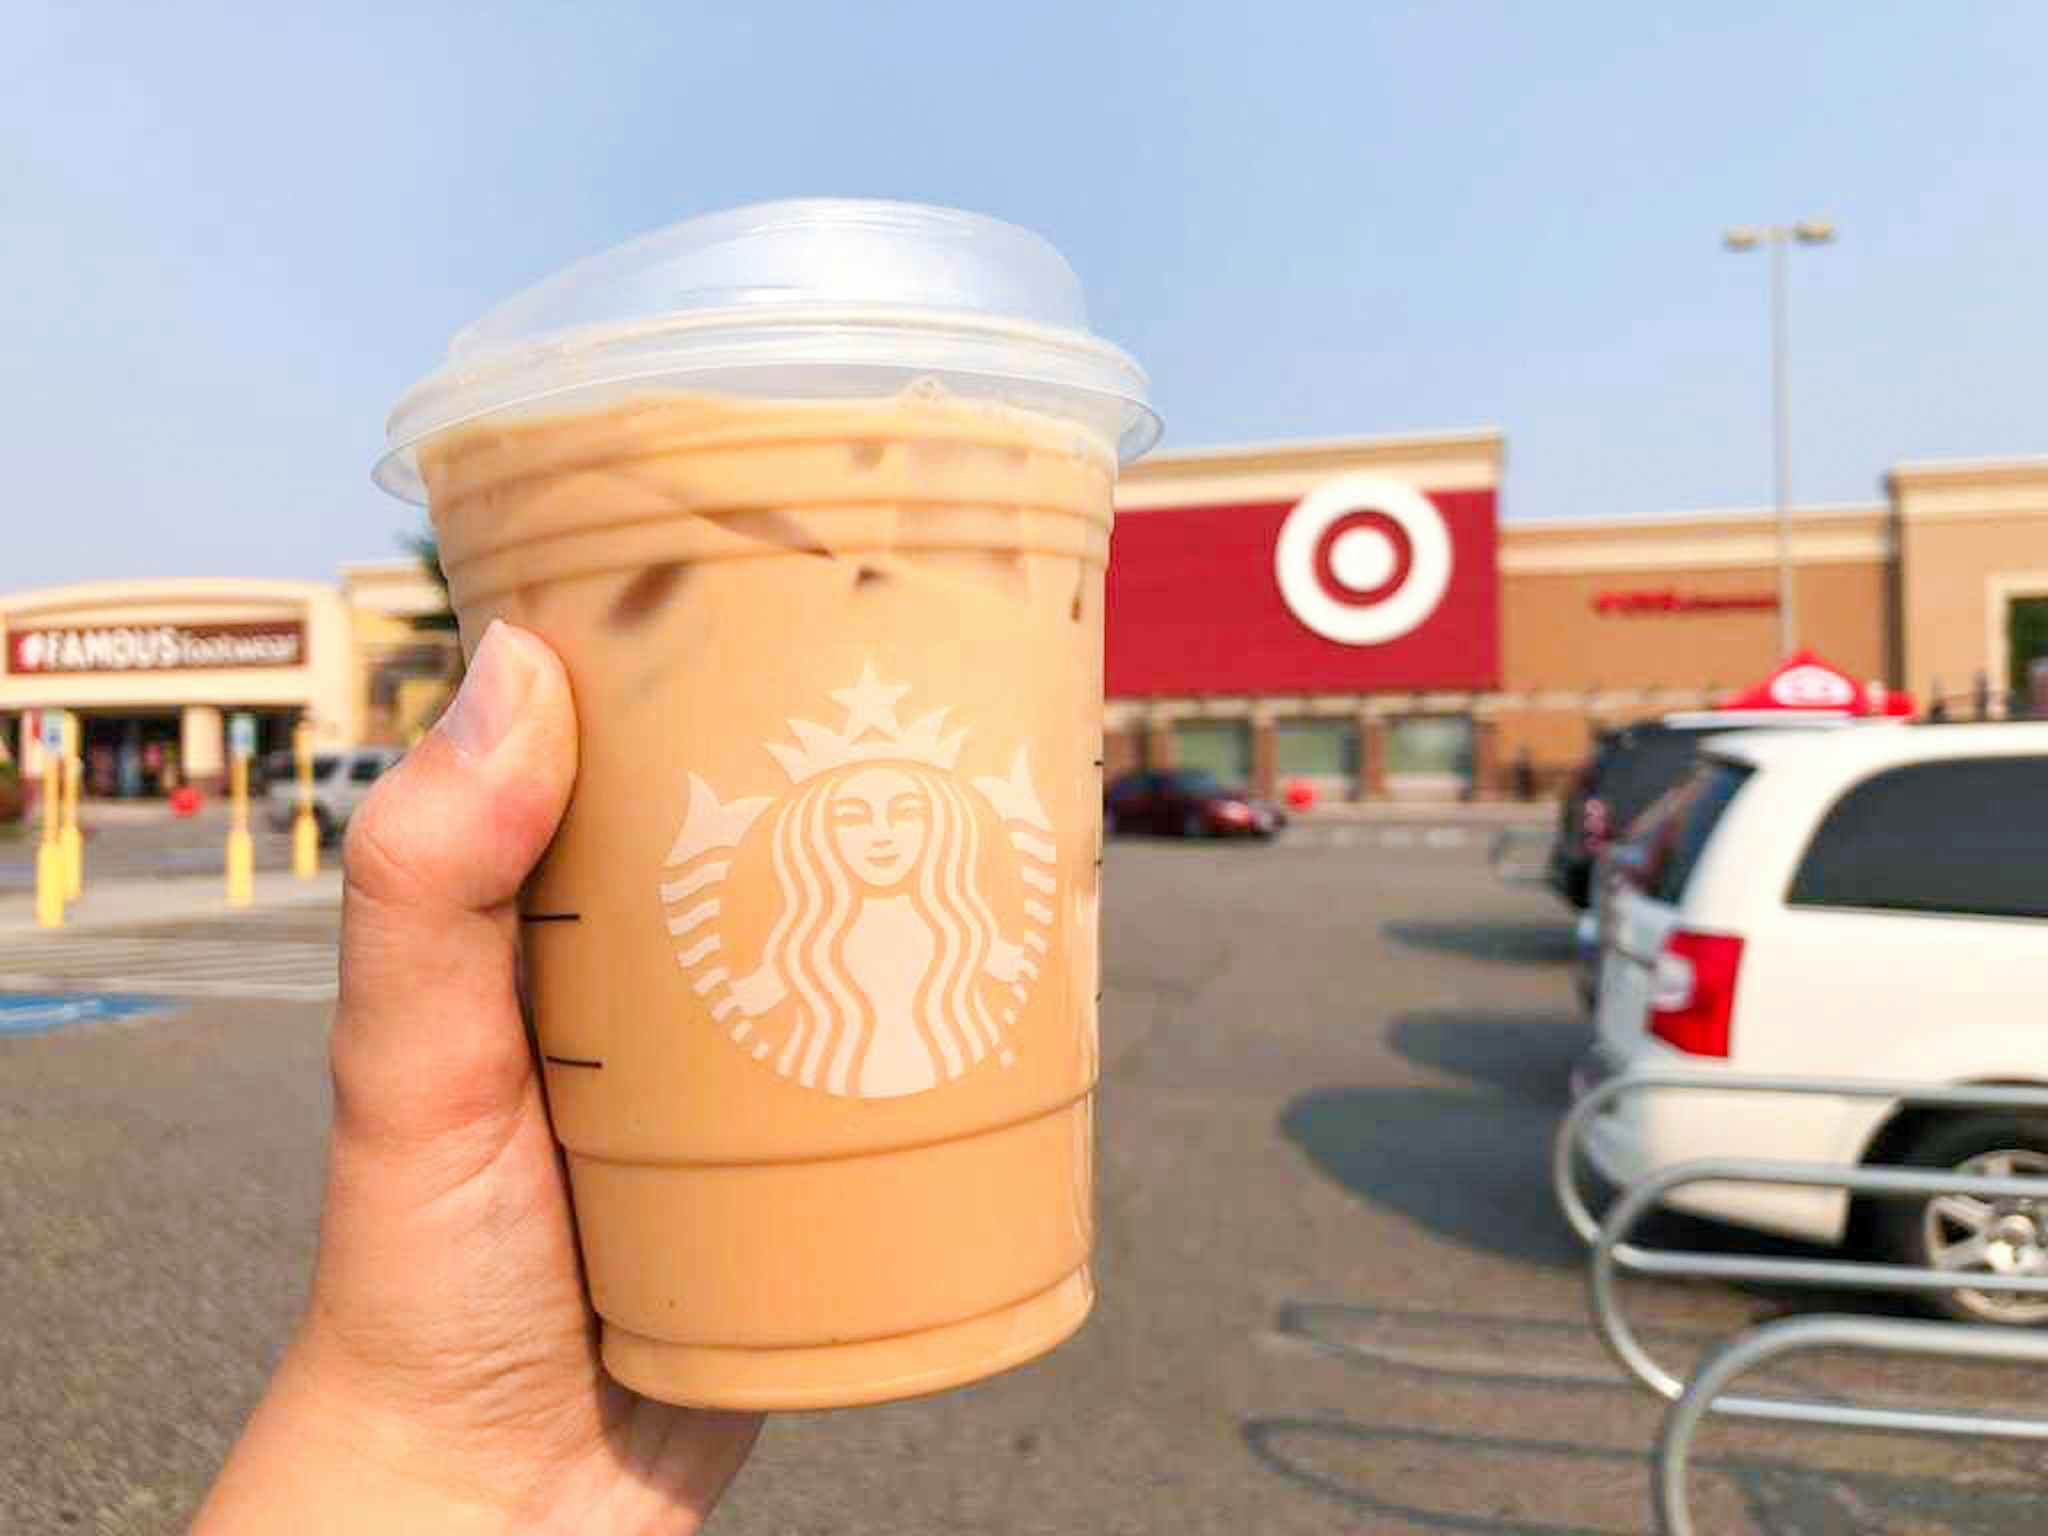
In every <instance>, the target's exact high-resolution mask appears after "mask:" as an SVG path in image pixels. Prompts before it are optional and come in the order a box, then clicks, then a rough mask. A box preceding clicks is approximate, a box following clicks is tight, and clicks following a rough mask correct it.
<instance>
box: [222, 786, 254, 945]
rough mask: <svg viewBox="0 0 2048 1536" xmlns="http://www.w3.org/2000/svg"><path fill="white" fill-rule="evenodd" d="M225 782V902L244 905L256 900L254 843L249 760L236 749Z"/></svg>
mask: <svg viewBox="0 0 2048 1536" xmlns="http://www.w3.org/2000/svg"><path fill="white" fill-rule="evenodd" d="M228 784H229V794H230V804H231V806H232V818H231V820H230V821H229V823H228V905H229V906H231V907H246V906H249V905H250V904H251V903H253V902H254V901H255V900H256V845H255V844H254V843H253V842H251V841H250V838H249V759H248V758H247V757H245V756H243V755H242V754H241V753H239V752H237V753H236V754H235V755H234V756H233V757H232V758H230V759H229V761H228Z"/></svg>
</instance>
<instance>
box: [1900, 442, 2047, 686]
mask: <svg viewBox="0 0 2048 1536" xmlns="http://www.w3.org/2000/svg"><path fill="white" fill-rule="evenodd" d="M1887 483H1888V485H1889V486H1890V489H1891V493H1892V497H1893V499H1894V501H1895V502H1896V504H1897V506H1898V514H1899V536H1900V552H1901V562H1900V603H1901V609H1902V618H1903V628H1904V631H1905V648H1904V649H1905V666H1906V681H1907V686H1909V687H1911V688H1913V689H1914V690H1915V691H1917V692H1918V693H1919V694H1920V695H1921V696H1922V698H1923V699H1925V700H1928V701H1930V702H1931V701H1932V700H1933V698H1934V697H1936V696H1937V695H1938V694H1942V695H1947V696H1948V697H1949V698H1950V699H1951V700H1953V699H1955V698H1957V697H1959V696H1963V695H1967V694H1969V693H1970V692H1971V691H1972V689H1973V688H1974V686H1975V683H1976V678H1977V674H1978V672H1979V671H1980V670H1981V671H1982V672H1983V673H1984V676H1985V681H1986V682H1987V683H1988V685H1989V687H1990V689H1991V692H1992V694H1993V695H1994V697H1996V696H2000V695H2003V694H2004V693H2005V691H2006V690H2007V689H2008V688H2009V687H2013V686H2016V685H2017V684H2018V683H2019V682H2020V681H2021V680H2020V679H2014V678H2010V677H2008V676H2007V672H2008V670H2009V662H2008V655H2007V641H2006V617H2007V615H2006V608H2007V604H2008V603H2009V602H2010V601H2011V600H2012V599H2014V598H2018V597H2048V460H2044V459H2007V460H1996V461H1983V462H1976V463H1954V464H1904V465H1901V466H1899V467H1898V468H1897V469H1895V470H1893V471H1892V472H1891V474H1890V475H1889V476H1888V477H1887Z"/></svg>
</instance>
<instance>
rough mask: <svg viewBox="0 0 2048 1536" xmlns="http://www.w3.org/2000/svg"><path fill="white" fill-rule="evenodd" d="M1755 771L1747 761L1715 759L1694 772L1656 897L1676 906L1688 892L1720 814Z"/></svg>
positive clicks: (1659, 873) (1662, 864)
mask: <svg viewBox="0 0 2048 1536" xmlns="http://www.w3.org/2000/svg"><path fill="white" fill-rule="evenodd" d="M1755 772H1756V770H1755V769H1754V768H1751V767H1750V766H1749V765H1748V764H1747V763H1731V762H1723V761H1719V760H1713V761H1709V762H1707V763H1705V764H1703V765H1702V766H1701V767H1700V769H1699V771H1698V773H1696V774H1695V775H1694V777H1693V779H1692V782H1691V783H1690V784H1688V785H1687V786H1686V790H1685V803H1684V804H1683V805H1682V806H1680V807H1679V808H1678V811H1677V816H1678V821H1677V825H1676V826H1674V827H1673V828H1672V830H1671V836H1670V844H1669V852H1667V853H1666V854H1665V856H1664V858H1663V860H1662V861H1661V862H1660V864H1659V866H1658V869H1657V889H1656V897H1657V899H1658V900H1659V901H1666V902H1670V903H1671V904H1672V905H1673V906H1676V905H1677V904H1678V901H1679V898H1680V897H1682V896H1684V895H1685V888H1686V885H1687V884H1688V883H1689V882H1690V881H1691V880H1692V872H1693V870H1694V869H1695V868H1696V867H1697V866H1698V864H1699V862H1700V855H1701V854H1702V853H1704V852H1706V848H1707V842H1708V840H1709V839H1710V838H1712V837H1713V835H1714V828H1716V827H1718V826H1719V825H1720V824H1721V818H1722V817H1723V816H1725V815H1727V814H1728V807H1729V806H1731V805H1733V804H1734V803H1735V797H1736V796H1737V795H1738V794H1740V793H1741V792H1742V786H1743V785H1745V784H1747V783H1748V782H1749V780H1750V776H1751V775H1752V774H1754V773H1755Z"/></svg>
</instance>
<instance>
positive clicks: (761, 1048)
mask: <svg viewBox="0 0 2048 1536" xmlns="http://www.w3.org/2000/svg"><path fill="white" fill-rule="evenodd" d="M909 692H910V686H909V685H908V684H907V683H885V682H883V681H882V680H881V679H880V678H879V677H878V676H877V675H876V673H875V669H874V666H873V664H872V663H869V664H868V665H866V666H865V667H863V668H862V670H861V675H860V678H859V680H858V681H857V682H855V683H853V684H851V685H850V686H848V687H845V688H840V689H837V690H834V691H832V692H831V693H829V694H828V695H827V696H828V697H829V698H830V699H831V700H832V701H833V702H834V703H835V704H837V705H839V706H840V707H841V708H842V709H843V710H844V712H845V720H844V723H843V724H842V725H841V726H839V727H838V728H837V729H834V728H831V727H828V726H824V725H819V724H816V723H814V722H812V721H808V720H791V721H790V722H789V729H790V734H791V737H792V738H793V739H792V740H790V741H786V742H766V743H763V745H762V750H763V752H764V753H765V754H766V756H767V757H768V758H769V759H772V761H773V762H774V764H775V765H776V766H777V767H778V768H779V769H780V770H781V774H782V776H783V777H784V778H785V779H786V780H787V786H788V787H787V788H786V789H784V790H782V792H781V793H778V794H774V795H762V796H755V797H750V798H745V799H735V800H721V799H720V798H719V796H718V792H717V791H716V790H715V789H714V788H713V787H712V786H711V785H710V784H707V783H706V782H705V781H704V780H703V779H702V778H701V777H699V776H698V775H696V774H694V773H693V774H691V775H690V776H689V801H688V805H687V808H686V810H685V812H684V816H683V825H682V829H681V831H680V832H679V833H678V834H677V836H676V840H675V846H674V847H673V848H672V849H670V851H669V856H668V861H667V865H666V867H665V871H664V873H665V876H666V878H665V879H664V880H663V881H662V884H661V892H660V894H661V900H662V903H663V905H664V907H665V908H666V911H667V914H668V927H669V932H670V933H671V934H673V935H674V936H675V940H676V945H677V948H676V959H677V961H678V963H679V964H680V965H681V967H682V969H683V972H684V974H685V975H686V976H687V977H688V978H689V985H690V987H691V989H692V990H693V991H694V992H695V993H696V995H697V996H698V997H700V998H702V999H703V1000H704V1003H705V1006H706V1008H707V1010H708V1013H709V1016H710V1018H711V1020H712V1021H713V1022H714V1023H715V1024H716V1025H717V1027H718V1028H719V1029H720V1030H721V1031H722V1032H724V1033H725V1034H726V1035H727V1036H728V1037H729V1038H730V1039H731V1040H732V1042H733V1043H734V1045H735V1046H737V1047H738V1048H740V1049H743V1050H745V1051H746V1052H748V1054H750V1055H751V1056H752V1057H753V1058H754V1059H755V1060H756V1061H758V1062H760V1063H761V1064H762V1065H763V1066H764V1067H765V1068H768V1069H771V1070H773V1071H775V1072H777V1073H779V1074H781V1075H782V1076H783V1077H786V1078H788V1079H790V1080H791V1081H792V1082H796V1083H799V1084H801V1085H802V1086H804V1087H806V1088H816V1089H820V1090H822V1091H824V1092H826V1093H830V1094H837V1095H842V1096H848V1097H854V1098H863V1099H883V1098H897V1097H901V1096H903V1095H905V1094H913V1093H922V1092H925V1091H927V1090H930V1089H933V1088H937V1087H940V1086H941V1085H943V1084H946V1083H950V1082H953V1081H955V1080H957V1079H959V1078H961V1077H964V1076H966V1075H967V1074H968V1073H970V1072H975V1071H980V1070H997V1071H1000V1070H1002V1069H1003V1068H1006V1067H1008V1066H1010V1065H1011V1063H1012V1062H1013V1061H1014V1060H1015V1047H1014V1046H1013V1044H1012V1037H1013V1035H1014V1032H1015V1025H1016V1023H1017V1019H1018V1016H1019V1014H1020V1013H1021V1012H1022V1010H1023V1008H1024V1006H1025V1004H1026V1003H1028V1002H1029V1001H1030V998H1031V989H1032V986H1033V984H1034V983H1035V982H1036V981H1037V979H1038V976H1039V972H1040V966H1041V965H1042V963H1043V962H1044V960H1045V957H1046V954H1047V952H1048V949H1049V946H1050V942H1051V934H1052V930H1053V913H1054V911H1055V909H1056V905H1057V897H1058V895H1059V876H1058V848H1057V845H1056V843H1055V840H1054V837H1053V828H1052V821H1051V819H1050V818H1049V817H1048V816H1047V815H1046V812H1045V807H1044V805H1043V803H1042V802H1041V801H1040V799H1039V796H1038V790H1037V787H1036V785H1035V784H1034V782H1033V779H1032V774H1031V764H1030V760H1029V755H1028V753H1027V751H1026V749H1025V748H1024V747H1023V746H1021V745H1020V746H1017V747H1016V748H1015V750H1014V751H1013V752H1011V754H1010V755H1009V757H1008V759H1007V762H1005V761H1004V760H1003V759H1002V758H1001V757H1000V756H999V755H998V756H997V757H996V758H995V760H994V761H992V762H990V763H989V764H987V765H986V766H988V767H990V768H992V769H998V770H1000V771H993V772H988V773H984V774H980V775H977V776H973V777H969V776H967V774H966V773H965V772H964V771H963V769H962V767H961V757H962V753H963V749H964V748H965V744H966V737H967V732H966V731H965V730H954V731H951V732H948V731H947V730H946V728H945V726H946V715H947V713H948V711H947V710H945V709H943V708H941V709H934V710H932V711H930V712H929V713H927V714H924V715H921V716H919V717H918V718H917V719H915V720H913V721H912V722H911V723H909V724H908V725H905V724H903V723H902V722H901V721H900V719H899V717H898V706H899V704H900V703H901V701H902V699H903V698H904V696H905V695H906V694H908V693H909ZM736 871H738V872H739V873H737V874H736V873H735V872H736ZM741 879H747V880H752V881H754V882H755V883H756V884H757V885H758V887H759V888H758V889H756V890H748V891H746V892H745V895H746V901H747V906H748V909H749V910H750V911H754V912H759V911H760V910H761V908H760V907H759V906H758V905H757V903H758V902H759V901H760V900H763V899H765V900H766V901H767V902H768V903H769V904H770V910H772V911H773V912H774V919H773V921H772V923H771V924H770V925H769V927H768V930H767V934H766V937H765V939H762V940H760V941H759V942H758V945H757V950H758V952H755V953H747V954H741V953H737V952H736V949H737V942H736V940H734V935H733V934H732V932H731V931H730V930H731V925H730V924H729V922H728V921H727V919H728V916H729V910H728V909H729V905H730V904H733V903H735V902H736V901H737V899H738V898H739V896H740V894H741V891H740V890H739V889H738V888H737V887H736V886H735V885H734V884H733V883H732V882H734V881H736V880H741Z"/></svg>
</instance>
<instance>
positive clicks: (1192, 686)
mask: <svg viewBox="0 0 2048 1536" xmlns="http://www.w3.org/2000/svg"><path fill="white" fill-rule="evenodd" d="M1346 478H1348V479H1351V480H1352V481H1353V483H1354V484H1355V486H1356V489H1355V490H1354V491H1352V492H1350V493H1349V494H1346V493H1345V492H1344V489H1343V487H1342V486H1341V485H1340V486H1339V488H1338V496H1337V497H1336V499H1335V500H1333V502H1332V503H1331V506H1330V508H1329V509H1328V513H1327V514H1319V513H1318V509H1317V508H1316V507H1315V506H1314V505H1313V504H1312V503H1310V502H1309V501H1308V499H1307V498H1303V499H1301V500H1297V501H1267V502H1252V503H1247V504H1241V505H1233V504H1222V505H1216V506H1191V507H1162V508H1157V509H1154V510H1149V511H1145V512H1143V513H1132V514H1129V515H1126V516H1125V517H1123V518H1122V519H1121V521H1120V522H1119V523H1118V525H1117V530H1116V537H1115V558H1114V560H1113V561H1112V562H1111V565H1110V571H1109V640H1108V655H1107V661H1106V668H1107V677H1106V685H1107V689H1108V692H1109V694H1110V696H1111V697H1112V698H1127V699H1137V698H1150V697H1160V696H1174V695H1187V696H1203V695H1214V694H1233V693H1234V694H1245V695H1253V696H1263V695H1274V694H1278V695H1287V694H1298V693H1332V692H1345V693H1369V692H1378V691H1384V690H1389V689H1395V690H1405V691H1414V690H1418V689H1420V690H1425V691H1428V690H1441V689H1461V690H1465V689H1479V690H1484V689H1491V688H1494V687H1497V686H1498V685H1499V682H1500V569H1499V564H1498V558H1497V556H1498V543H1499V540H1498V530H1497V525H1496V519H1497V516H1498V505H1497V503H1498V492H1497V491H1495V490H1494V489H1493V488H1491V487H1487V488H1483V489H1464V490H1441V489H1438V490H1430V489H1421V490H1411V493H1410V494H1411V495H1412V496H1413V497H1414V498H1415V500H1416V501H1418V502H1419V503H1420V511H1419V516H1420V517H1422V518H1424V519H1431V520H1433V521H1434V523H1435V525H1436V527H1435V529H1429V528H1427V527H1426V526H1425V527H1424V528H1420V529H1418V528H1415V527H1413V526H1411V525H1412V523H1413V521H1414V517H1413V516H1409V517H1406V518H1398V517H1397V516H1396V515H1395V514H1394V513H1393V512H1390V511H1389V510H1387V509H1386V508H1385V507H1383V506H1381V505H1380V504H1379V503H1380V501H1382V500H1384V499H1388V498H1384V497H1382V496H1379V495H1376V494H1375V493H1376V492H1377V491H1378V489H1379V487H1378V486H1377V485H1374V484H1372V483H1369V482H1368V481H1367V480H1366V478H1365V477H1346ZM1378 478H1379V477H1372V479H1373V480H1377V479H1378ZM1401 510H1402V511H1403V512H1409V511H1410V510H1411V509H1409V508H1403V509H1401ZM1432 544H1434V545H1436V546H1438V548H1440V550H1441V554H1440V555H1436V551H1435V550H1432V548H1431V546H1432ZM1432 555H1436V558H1431V557H1432ZM1351 621H1355V622H1351Z"/></svg>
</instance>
